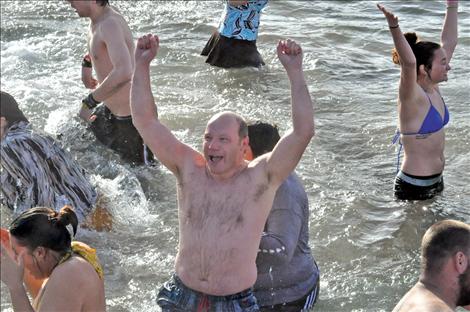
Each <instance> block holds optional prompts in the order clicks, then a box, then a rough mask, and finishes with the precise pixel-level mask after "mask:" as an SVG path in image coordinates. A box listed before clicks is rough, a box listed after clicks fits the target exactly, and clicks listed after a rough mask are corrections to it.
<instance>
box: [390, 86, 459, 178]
mask: <svg viewBox="0 0 470 312" xmlns="http://www.w3.org/2000/svg"><path fill="white" fill-rule="evenodd" d="M438 92H439V91H438ZM425 93H426V92H425ZM439 95H441V94H440V93H439ZM426 96H427V97H428V100H429V110H428V113H427V114H426V117H425V118H424V120H423V123H422V124H421V127H420V128H419V130H418V132H407V133H400V129H397V132H396V133H395V136H394V137H393V139H392V144H395V143H397V141H398V142H399V144H400V149H399V150H398V155H397V172H398V171H399V170H400V152H401V150H402V148H403V145H402V144H401V140H399V139H400V134H403V135H419V134H420V135H425V134H430V133H434V132H437V131H439V130H441V129H442V128H443V127H444V126H445V125H447V124H448V123H449V119H450V114H449V110H448V109H447V105H446V103H445V102H444V99H443V98H442V95H441V99H442V102H443V103H444V120H443V119H442V116H441V114H439V111H438V110H437V109H436V108H435V107H434V105H432V101H431V98H430V97H429V94H427V93H426Z"/></svg>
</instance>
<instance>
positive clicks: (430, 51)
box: [392, 32, 450, 83]
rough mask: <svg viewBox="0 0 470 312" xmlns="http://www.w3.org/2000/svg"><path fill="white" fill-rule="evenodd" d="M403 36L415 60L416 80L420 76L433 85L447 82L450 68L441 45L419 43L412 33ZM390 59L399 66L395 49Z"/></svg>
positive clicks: (427, 42) (429, 42) (426, 42)
mask: <svg viewBox="0 0 470 312" xmlns="http://www.w3.org/2000/svg"><path fill="white" fill-rule="evenodd" d="M404 35H405V38H406V41H408V44H409V45H410V47H411V50H412V51H413V54H414V55H415V58H416V72H417V75H418V78H419V77H420V75H421V76H424V77H427V78H428V79H429V80H430V81H431V82H433V83H439V82H442V81H447V72H448V71H449V70H450V66H449V63H448V61H447V54H446V51H445V50H444V49H443V48H442V47H441V45H440V44H438V43H435V42H431V41H421V40H419V38H418V36H417V35H416V33H414V32H408V33H405V34H404ZM392 59H393V62H394V63H395V64H400V58H399V55H398V53H397V51H396V49H393V51H392Z"/></svg>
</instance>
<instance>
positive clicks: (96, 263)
mask: <svg viewBox="0 0 470 312" xmlns="http://www.w3.org/2000/svg"><path fill="white" fill-rule="evenodd" d="M71 245H72V246H71V247H72V251H71V252H68V253H66V254H65V256H63V257H62V259H60V261H59V263H58V264H57V265H59V264H61V263H64V262H65V261H67V260H68V259H69V258H70V257H71V256H72V253H74V254H77V255H79V256H80V257H82V258H83V259H85V260H86V261H87V262H88V263H90V264H91V265H92V266H93V268H94V269H95V271H96V273H98V276H99V277H100V279H103V276H104V273H103V268H102V267H101V264H100V260H99V259H98V256H97V255H96V249H94V248H91V247H90V246H88V245H87V244H85V243H82V242H78V241H73V242H72V244H71Z"/></svg>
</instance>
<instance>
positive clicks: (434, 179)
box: [393, 93, 450, 200]
mask: <svg viewBox="0 0 470 312" xmlns="http://www.w3.org/2000/svg"><path fill="white" fill-rule="evenodd" d="M426 96H427V97H428V100H429V110H428V113H427V114H426V117H425V118H424V121H423V123H422V125H421V127H420V129H419V131H418V132H409V133H401V134H402V135H416V136H426V135H429V134H431V133H434V132H437V131H439V130H441V129H442V128H443V127H444V126H445V125H447V123H448V122H449V119H450V117H449V110H448V109H447V106H446V105H445V103H444V118H443V117H442V116H441V115H440V114H439V112H438V110H437V109H436V108H435V107H434V105H433V104H432V102H431V98H430V97H429V95H428V94H427V93H426ZM442 101H443V102H444V99H442ZM399 135H400V131H398V130H397V134H396V135H395V138H394V141H393V142H394V143H395V142H396V141H397V140H398V138H399ZM401 147H402V146H401V143H400V150H399V151H398V161H397V176H396V178H395V185H394V189H395V197H397V198H398V199H404V200H423V199H429V198H432V197H434V196H435V195H436V194H438V193H440V192H442V190H443V189H444V178H443V176H442V173H438V174H435V175H431V176H413V175H411V174H409V173H406V172H403V171H401V170H398V165H399V162H400V158H399V157H400V151H401Z"/></svg>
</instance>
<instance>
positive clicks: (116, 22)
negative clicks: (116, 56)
mask: <svg viewBox="0 0 470 312" xmlns="http://www.w3.org/2000/svg"><path fill="white" fill-rule="evenodd" d="M128 28H129V26H128V25H127V22H126V20H125V19H124V17H123V16H122V15H121V14H119V13H118V12H115V11H114V12H113V13H112V14H109V15H108V16H107V17H106V18H105V19H104V20H103V21H102V22H101V23H100V30H101V31H112V30H116V29H122V30H127V29H128Z"/></svg>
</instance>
